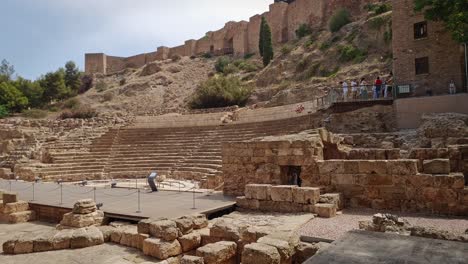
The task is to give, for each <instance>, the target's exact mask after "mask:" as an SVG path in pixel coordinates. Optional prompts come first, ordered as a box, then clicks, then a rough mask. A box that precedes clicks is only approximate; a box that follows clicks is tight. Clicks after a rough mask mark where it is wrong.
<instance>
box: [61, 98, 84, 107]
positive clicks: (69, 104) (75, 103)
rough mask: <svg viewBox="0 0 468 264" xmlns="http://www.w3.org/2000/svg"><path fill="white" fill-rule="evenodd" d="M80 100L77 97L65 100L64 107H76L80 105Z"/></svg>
mask: <svg viewBox="0 0 468 264" xmlns="http://www.w3.org/2000/svg"><path fill="white" fill-rule="evenodd" d="M80 104H81V103H80V101H79V100H78V99H76V98H70V99H68V100H66V101H65V102H63V105H62V108H64V109H65V108H67V109H76V108H78V107H79V106H80Z"/></svg>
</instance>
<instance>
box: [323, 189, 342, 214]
mask: <svg viewBox="0 0 468 264" xmlns="http://www.w3.org/2000/svg"><path fill="white" fill-rule="evenodd" d="M319 202H320V203H325V204H334V205H335V207H336V208H337V209H338V210H343V209H344V197H343V194H342V193H326V194H322V195H320V199H319Z"/></svg>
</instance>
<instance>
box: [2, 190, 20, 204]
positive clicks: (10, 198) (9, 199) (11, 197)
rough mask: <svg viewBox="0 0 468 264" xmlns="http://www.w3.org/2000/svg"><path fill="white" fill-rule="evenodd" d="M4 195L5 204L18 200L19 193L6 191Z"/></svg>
mask: <svg viewBox="0 0 468 264" xmlns="http://www.w3.org/2000/svg"><path fill="white" fill-rule="evenodd" d="M2 197H3V204H4V205H6V204H9V203H16V202H18V194H16V193H11V192H4V193H3V195H2Z"/></svg>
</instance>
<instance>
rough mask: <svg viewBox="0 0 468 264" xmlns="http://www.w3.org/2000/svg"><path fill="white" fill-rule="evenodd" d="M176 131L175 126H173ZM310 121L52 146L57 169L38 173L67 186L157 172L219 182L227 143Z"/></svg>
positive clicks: (293, 129)
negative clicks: (216, 178) (61, 181)
mask: <svg viewBox="0 0 468 264" xmlns="http://www.w3.org/2000/svg"><path fill="white" fill-rule="evenodd" d="M169 125H170V124H169ZM308 126H309V117H308V116H304V115H303V116H299V117H295V118H290V119H284V120H275V121H266V122H259V123H239V124H236V123H233V124H227V125H223V126H219V125H217V126H193V127H135V126H133V127H126V128H121V129H111V130H109V131H108V132H107V133H105V134H103V135H102V136H100V137H97V138H94V139H92V138H91V139H88V140H84V139H82V138H72V139H70V140H69V141H64V142H59V143H58V144H51V145H50V147H49V148H48V150H49V153H50V155H51V160H52V163H51V164H47V166H46V167H45V168H42V169H40V170H39V172H38V176H41V177H42V178H43V179H44V180H56V179H62V180H64V181H78V180H84V179H87V180H92V179H103V178H134V177H146V176H147V175H148V174H149V173H150V172H151V171H158V172H159V173H160V174H166V175H167V176H171V175H172V176H173V177H175V178H185V179H196V180H200V181H202V180H204V179H206V178H207V177H215V176H219V175H220V172H221V167H222V160H221V146H222V143H223V142H237V141H243V140H249V139H252V138H256V137H263V136H271V135H283V134H290V133H297V132H299V131H302V130H305V129H308Z"/></svg>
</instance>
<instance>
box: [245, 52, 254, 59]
mask: <svg viewBox="0 0 468 264" xmlns="http://www.w3.org/2000/svg"><path fill="white" fill-rule="evenodd" d="M253 56H255V53H247V54H245V55H244V60H248V59H250V58H252V57H253Z"/></svg>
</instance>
